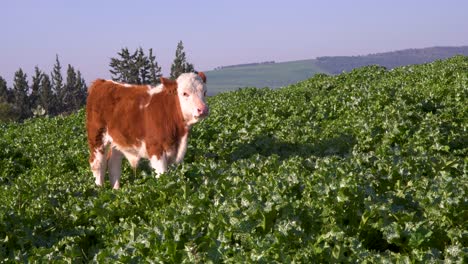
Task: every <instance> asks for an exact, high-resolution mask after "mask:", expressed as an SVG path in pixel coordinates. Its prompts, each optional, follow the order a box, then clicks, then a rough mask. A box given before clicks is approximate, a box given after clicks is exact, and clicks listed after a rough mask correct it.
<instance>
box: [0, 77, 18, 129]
mask: <svg viewBox="0 0 468 264" xmlns="http://www.w3.org/2000/svg"><path fill="white" fill-rule="evenodd" d="M11 97H12V96H11V91H10V90H9V89H8V86H7V82H6V81H5V79H3V78H2V77H1V76H0V121H2V122H5V121H13V120H15V119H16V116H15V113H14V110H13V105H12V104H11V103H10V102H11V101H12V100H11Z"/></svg>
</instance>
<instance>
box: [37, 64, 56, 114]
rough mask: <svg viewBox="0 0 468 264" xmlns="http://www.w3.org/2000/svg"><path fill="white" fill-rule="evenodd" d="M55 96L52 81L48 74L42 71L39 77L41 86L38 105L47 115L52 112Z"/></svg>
mask: <svg viewBox="0 0 468 264" xmlns="http://www.w3.org/2000/svg"><path fill="white" fill-rule="evenodd" d="M55 104H56V98H55V94H54V93H53V88H52V83H51V81H50V78H49V75H47V74H45V73H43V74H42V78H41V86H40V90H39V105H40V106H41V107H42V108H43V109H44V110H45V113H46V114H47V115H52V114H54V111H55V107H54V106H55Z"/></svg>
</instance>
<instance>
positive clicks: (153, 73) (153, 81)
mask: <svg viewBox="0 0 468 264" xmlns="http://www.w3.org/2000/svg"><path fill="white" fill-rule="evenodd" d="M148 59H149V64H150V69H149V82H148V84H150V85H153V86H156V85H158V84H159V83H160V77H161V76H162V73H161V67H160V66H159V65H158V62H157V61H156V56H154V55H153V49H149V57H148Z"/></svg>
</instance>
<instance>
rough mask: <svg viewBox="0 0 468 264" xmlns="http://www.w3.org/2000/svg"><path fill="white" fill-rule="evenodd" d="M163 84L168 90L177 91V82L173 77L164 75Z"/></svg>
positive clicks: (164, 88)
mask: <svg viewBox="0 0 468 264" xmlns="http://www.w3.org/2000/svg"><path fill="white" fill-rule="evenodd" d="M160 80H161V84H162V85H163V90H166V91H168V92H174V93H177V82H176V81H174V80H171V79H167V78H164V77H161V78H160Z"/></svg>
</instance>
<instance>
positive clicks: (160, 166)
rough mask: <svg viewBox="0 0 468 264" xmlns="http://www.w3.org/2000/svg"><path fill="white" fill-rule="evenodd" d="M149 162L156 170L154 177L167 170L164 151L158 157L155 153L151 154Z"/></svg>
mask: <svg viewBox="0 0 468 264" xmlns="http://www.w3.org/2000/svg"><path fill="white" fill-rule="evenodd" d="M150 162H151V167H152V168H153V169H154V170H155V171H156V178H159V176H161V174H163V173H165V172H166V171H167V157H166V153H165V152H163V153H162V154H161V156H160V157H159V158H158V157H157V156H156V155H153V156H151V159H150Z"/></svg>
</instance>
